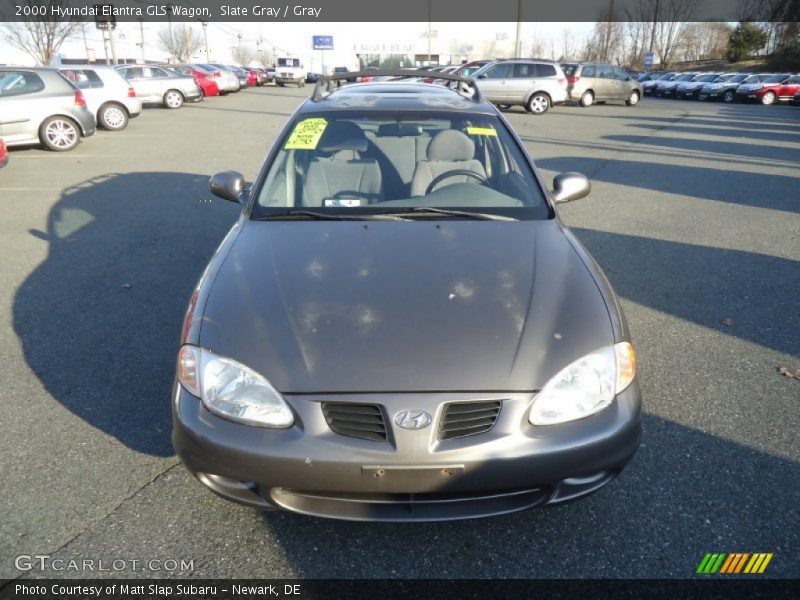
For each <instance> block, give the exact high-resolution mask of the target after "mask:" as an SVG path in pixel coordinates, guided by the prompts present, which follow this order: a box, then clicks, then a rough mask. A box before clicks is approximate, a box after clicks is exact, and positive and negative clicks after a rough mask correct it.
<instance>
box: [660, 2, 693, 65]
mask: <svg viewBox="0 0 800 600" xmlns="http://www.w3.org/2000/svg"><path fill="white" fill-rule="evenodd" d="M653 3H654V0H653ZM696 7H697V2H696V0H660V1H659V3H658V19H657V22H656V27H655V37H654V39H653V41H654V47H655V50H656V52H657V53H658V58H659V60H660V61H661V66H662V67H668V66H669V64H670V63H671V62H672V61H673V59H674V56H675V52H676V50H677V48H678V47H679V46H680V44H681V36H682V35H683V31H684V28H685V27H686V22H687V21H691V20H692V17H693V16H694V12H695V9H696ZM653 14H655V6H653Z"/></svg>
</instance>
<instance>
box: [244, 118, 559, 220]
mask: <svg viewBox="0 0 800 600" xmlns="http://www.w3.org/2000/svg"><path fill="white" fill-rule="evenodd" d="M412 207H437V208H450V209H460V210H481V211H482V212H487V210H486V209H489V212H493V213H495V214H503V215H508V216H513V217H516V218H525V219H535V218H547V217H549V209H548V207H547V204H546V203H545V199H544V196H543V193H542V191H541V189H540V187H539V184H538V182H537V180H536V179H535V177H534V174H533V171H532V169H531V167H530V165H529V163H528V162H527V160H526V158H525V157H524V155H523V153H522V151H521V149H520V148H519V146H518V144H517V142H516V141H515V140H514V139H513V138H512V136H511V135H510V133H509V132H508V131H507V129H506V127H505V125H504V124H503V123H502V122H501V121H500V119H498V118H497V117H496V116H495V115H484V114H469V113H455V112H453V113H450V112H435V113H433V114H431V113H420V112H408V113H399V112H396V111H395V112H382V111H374V112H370V113H367V114H366V115H365V114H364V113H363V112H358V113H356V112H354V111H340V112H322V113H319V114H308V113H306V114H303V115H300V116H299V117H297V118H296V120H295V121H294V122H293V123H292V124H291V126H290V127H289V128H288V134H287V135H286V136H285V137H284V138H283V139H282V140H281V141H280V143H279V149H278V150H277V153H276V154H275V156H274V159H273V160H272V162H271V164H270V166H269V168H268V171H267V174H266V178H265V179H264V183H263V185H262V186H261V188H260V190H258V191H257V192H256V203H255V207H254V214H253V217H254V218H259V217H264V216H267V215H270V214H274V213H275V212H286V211H287V209H310V210H318V209H322V210H323V211H327V212H332V213H333V214H337V215H340V214H346V213H348V212H349V213H353V212H354V211H355V212H356V213H361V214H364V213H365V212H366V213H368V214H373V213H385V212H392V211H398V210H400V209H402V208H412ZM276 209H280V210H276Z"/></svg>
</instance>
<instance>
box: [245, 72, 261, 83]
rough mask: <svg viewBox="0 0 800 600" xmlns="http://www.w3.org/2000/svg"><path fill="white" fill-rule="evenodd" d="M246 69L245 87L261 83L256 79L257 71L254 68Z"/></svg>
mask: <svg viewBox="0 0 800 600" xmlns="http://www.w3.org/2000/svg"><path fill="white" fill-rule="evenodd" d="M245 71H247V87H257V86H259V85H261V82H260V81H259V80H258V71H256V70H255V69H245Z"/></svg>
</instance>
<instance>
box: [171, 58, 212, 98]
mask: <svg viewBox="0 0 800 600" xmlns="http://www.w3.org/2000/svg"><path fill="white" fill-rule="evenodd" d="M169 68H171V69H172V70H173V71H175V72H176V73H178V74H180V75H185V76H187V77H194V80H195V81H196V82H197V85H198V87H199V88H200V91H202V92H203V96H219V86H218V85H217V82H216V81H214V78H213V77H211V76H210V75H209V74H208V73H206V72H205V71H201V70H200V69H197V68H195V67H193V66H192V65H170V67H169Z"/></svg>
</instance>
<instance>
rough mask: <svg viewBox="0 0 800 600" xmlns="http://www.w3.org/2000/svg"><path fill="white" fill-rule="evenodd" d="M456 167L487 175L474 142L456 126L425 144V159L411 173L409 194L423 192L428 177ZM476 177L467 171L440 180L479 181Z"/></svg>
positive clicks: (445, 181) (434, 176) (432, 177)
mask: <svg viewBox="0 0 800 600" xmlns="http://www.w3.org/2000/svg"><path fill="white" fill-rule="evenodd" d="M458 170H467V171H473V172H474V173H476V174H478V175H480V176H481V177H482V178H483V179H486V171H485V170H484V169H483V165H482V164H481V163H480V161H479V160H477V159H476V158H475V142H473V141H472V140H471V139H469V137H467V135H466V134H464V133H462V132H460V131H458V130H455V129H446V130H445V131H440V132H439V133H437V134H436V135H435V136H434V138H433V139H432V140H431V143H430V144H429V145H428V160H421V161H419V162H418V163H417V167H416V169H414V177H413V178H412V179H411V195H412V196H423V195H424V194H425V190H427V189H428V186H429V185H430V184H431V181H433V180H434V179H436V178H437V177H438V176H439V175H441V174H442V173H447V172H448V171H458ZM479 181H480V180H478V179H476V178H475V177H470V176H468V175H453V176H452V177H450V178H448V179H447V180H442V182H441V184H442V185H452V184H454V183H465V182H466V183H479ZM437 187H438V186H437Z"/></svg>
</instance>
